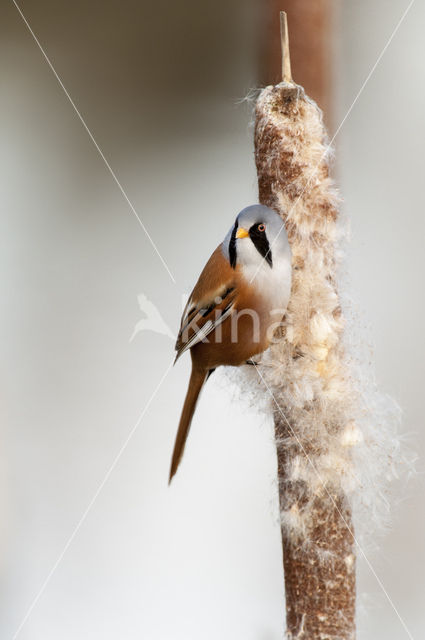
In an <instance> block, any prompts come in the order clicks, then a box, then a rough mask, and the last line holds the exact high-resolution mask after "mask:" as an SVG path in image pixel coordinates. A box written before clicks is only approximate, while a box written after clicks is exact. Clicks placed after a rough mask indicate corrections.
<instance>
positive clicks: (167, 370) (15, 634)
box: [12, 363, 173, 640]
mask: <svg viewBox="0 0 425 640" xmlns="http://www.w3.org/2000/svg"><path fill="white" fill-rule="evenodd" d="M172 366H173V365H172V363H171V364H170V365H168V367H167V369H166V371H165V373H164V374H163V376H162V378H161V380H160V381H159V382H158V384H157V386H156V387H155V390H154V391H153V393H152V395H151V396H150V398H149V400H148V402H147V403H146V405H145V407H144V409H143V410H142V412H141V413H140V415H139V417H138V418H137V420H136V423H135V424H134V426H133V427H132V429H131V430H130V432H129V434H128V436H127V438H126V439H125V440H124V442H123V444H122V445H121V448H120V450H119V451H118V453H117V455H116V456H115V458H114V460H113V462H112V464H111V466H110V467H109V469H108V471H107V472H106V475H105V476H104V478H103V480H102V482H101V483H100V485H99V486H98V488H97V489H96V491H95V493H94V495H93V497H92V499H91V500H90V502H89V504H88V505H87V507H86V509H85V511H84V513H83V515H82V516H81V518H80V519H79V521H78V523H77V524H76V526H75V527H74V530H73V532H72V533H71V535H70V537H69V538H68V541H67V543H66V544H65V546H64V548H63V549H62V551H61V553H60V554H59V556H58V558H57V559H56V562H55V563H54V565H53V567H52V568H51V569H50V571H49V573H48V574H47V577H46V579H45V580H44V582H43V584H42V585H41V587H40V589H39V591H38V593H37V595H36V596H35V598H34V599H33V601H32V603H31V605H30V607H29V608H28V611H27V612H26V614H25V616H24V618H23V619H22V621H21V623H20V625H19V627H18V628H17V630H16V631H15V633H14V635H13V638H12V640H16V638H17V637H18V635H19V634H20V632H21V630H22V628H23V627H24V625H25V623H26V622H27V620H28V618H29V617H30V615H31V613H32V612H33V610H34V608H35V606H36V604H37V602H38V601H39V600H40V598H41V596H42V595H43V593H44V591H45V589H46V587H47V585H48V584H49V582H50V580H51V578H52V576H53V574H54V573H55V571H56V569H57V568H58V567H59V565H60V563H61V562H62V560H63V558H64V556H65V554H66V552H67V551H68V549H69V547H70V546H71V544H72V542H73V540H74V538H75V536H76V535H77V533H78V531H79V530H80V528H81V526H82V525H83V523H84V521H85V520H86V518H87V516H88V514H89V512H90V510H91V509H92V507H93V505H94V503H95V502H96V500H97V498H98V497H99V494H100V493H101V491H102V489H103V487H104V486H105V484H106V483H107V481H108V479H109V477H110V476H111V474H112V472H113V470H114V469H115V467H116V465H117V463H118V461H119V459H120V458H121V456H122V454H123V453H124V451H125V449H126V448H127V445H128V443H129V442H130V440H131V438H132V437H133V435H134V434H135V432H136V430H137V428H138V426H139V425H140V423H141V421H142V419H143V417H144V415H145V414H146V412H147V410H148V409H149V407H150V405H151V403H152V401H153V400H154V398H155V396H156V394H157V393H158V391H159V389H160V387H161V385H162V383H163V382H164V380H165V378H166V377H167V375H168V373H169V371H170V369H171V367H172Z"/></svg>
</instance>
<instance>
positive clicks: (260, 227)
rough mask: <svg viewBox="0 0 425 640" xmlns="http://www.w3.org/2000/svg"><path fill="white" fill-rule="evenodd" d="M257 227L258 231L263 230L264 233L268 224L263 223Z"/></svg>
mask: <svg viewBox="0 0 425 640" xmlns="http://www.w3.org/2000/svg"><path fill="white" fill-rule="evenodd" d="M257 229H258V231H261V233H263V231H265V230H266V225H265V224H263V223H261V224H259V225H258V227H257Z"/></svg>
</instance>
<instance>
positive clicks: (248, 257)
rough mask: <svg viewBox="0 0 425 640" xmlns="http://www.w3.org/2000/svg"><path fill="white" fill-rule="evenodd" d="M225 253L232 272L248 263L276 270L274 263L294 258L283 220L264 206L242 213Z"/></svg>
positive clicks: (231, 230)
mask: <svg viewBox="0 0 425 640" xmlns="http://www.w3.org/2000/svg"><path fill="white" fill-rule="evenodd" d="M222 249H223V253H224V255H225V256H226V258H227V259H228V260H229V262H230V265H231V266H232V267H233V268H235V267H236V265H237V264H242V265H243V264H246V263H248V262H251V263H252V262H256V263H258V264H260V263H261V262H264V263H265V264H268V265H269V267H271V268H273V261H274V260H276V259H288V258H289V259H290V255H291V251H290V248H289V243H288V236H287V234H286V230H285V225H284V224H283V220H282V218H281V217H280V216H279V215H278V214H277V213H276V211H273V209H270V207H266V206H264V205H262V204H254V205H251V206H250V207H246V208H245V209H242V211H241V212H240V213H239V214H238V216H237V218H236V221H235V224H234V225H233V227H232V228H231V229H230V230H229V232H228V234H227V235H226V237H225V239H224V241H223V245H222Z"/></svg>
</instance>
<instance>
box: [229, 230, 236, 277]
mask: <svg viewBox="0 0 425 640" xmlns="http://www.w3.org/2000/svg"><path fill="white" fill-rule="evenodd" d="M237 230H238V221H236V222H235V226H234V227H233V231H232V235H231V237H230V242H229V262H230V266H231V267H232V269H234V268H235V267H236V232H237Z"/></svg>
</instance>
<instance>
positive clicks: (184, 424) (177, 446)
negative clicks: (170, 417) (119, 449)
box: [168, 366, 209, 484]
mask: <svg viewBox="0 0 425 640" xmlns="http://www.w3.org/2000/svg"><path fill="white" fill-rule="evenodd" d="M208 375H209V372H208V371H204V370H200V369H196V368H194V367H193V366H192V373H191V375H190V380H189V387H188V389H187V393H186V398H185V401H184V405H183V410H182V414H181V417H180V422H179V428H178V430H177V436H176V441H175V443H174V451H173V457H172V460H171V468H170V477H169V479H168V484H170V482H171V480H172V478H173V476H174V474H175V473H176V471H177V468H178V466H179V464H180V460H181V459H182V456H183V452H184V446H185V444H186V439H187V436H188V434H189V429H190V424H191V422H192V418H193V414H194V413H195V409H196V403H197V401H198V398H199V394H200V393H201V389H202V387H203V385H204V382H205V380H206V379H207V377H208Z"/></svg>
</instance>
